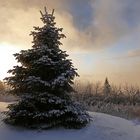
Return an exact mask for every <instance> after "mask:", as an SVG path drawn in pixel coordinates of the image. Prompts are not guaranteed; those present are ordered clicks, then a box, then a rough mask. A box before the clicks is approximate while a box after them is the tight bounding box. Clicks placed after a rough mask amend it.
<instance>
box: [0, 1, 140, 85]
mask: <svg viewBox="0 0 140 140" xmlns="http://www.w3.org/2000/svg"><path fill="white" fill-rule="evenodd" d="M44 6H47V9H48V11H50V12H51V10H52V9H55V16H56V22H57V26H58V27H63V28H64V31H63V33H64V34H65V35H66V36H67V38H66V39H64V40H62V42H63V46H61V49H63V50H66V51H67V53H68V54H69V55H70V56H69V57H70V58H71V59H72V60H73V63H74V66H75V67H77V68H78V73H79V74H80V78H79V79H80V80H90V81H104V80H105V78H106V77H108V79H109V81H110V82H111V83H114V84H120V83H123V84H124V83H128V84H132V85H140V46H139V44H140V16H139V13H140V0H135V1H134V0H53V1H52V0H30V1H29V0H7V1H0V14H1V18H0V66H1V69H0V79H3V78H4V77H5V76H7V71H8V70H9V69H11V68H12V66H13V65H17V63H16V61H15V60H14V57H13V55H12V54H13V53H16V52H19V51H20V50H21V49H22V50H23V49H29V48H31V46H32V43H31V41H32V36H29V34H30V32H31V31H33V26H42V23H41V20H40V13H39V10H43V7H44Z"/></svg>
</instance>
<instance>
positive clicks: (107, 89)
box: [103, 78, 111, 95]
mask: <svg viewBox="0 0 140 140" xmlns="http://www.w3.org/2000/svg"><path fill="white" fill-rule="evenodd" d="M103 93H104V94H105V95H109V94H110V93H111V86H110V84H109V82H108V78H106V79H105V82H104V87H103Z"/></svg>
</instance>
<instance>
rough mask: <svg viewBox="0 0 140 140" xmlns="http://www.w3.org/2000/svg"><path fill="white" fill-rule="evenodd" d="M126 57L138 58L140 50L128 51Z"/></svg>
mask: <svg viewBox="0 0 140 140" xmlns="http://www.w3.org/2000/svg"><path fill="white" fill-rule="evenodd" d="M127 57H140V49H136V50H132V51H129V52H128V54H127Z"/></svg>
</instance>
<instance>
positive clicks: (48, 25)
mask: <svg viewBox="0 0 140 140" xmlns="http://www.w3.org/2000/svg"><path fill="white" fill-rule="evenodd" d="M40 13H41V20H42V21H43V23H44V26H43V27H34V29H35V31H32V32H31V35H32V36H33V46H32V49H28V50H22V51H21V52H20V53H17V54H15V55H14V56H15V58H16V60H17V61H18V62H19V63H21V66H14V68H13V69H12V70H9V73H12V74H13V76H11V77H7V78H6V79H5V80H6V82H7V84H9V85H10V86H11V87H12V93H13V94H16V95H18V96H19V97H20V101H19V102H17V103H16V104H12V105H10V106H9V111H8V112H7V118H6V119H5V121H6V122H7V123H10V124H13V125H20V126H25V127H29V128H32V127H33V128H44V129H47V128H52V127H59V126H64V127H67V128H81V127H83V126H85V125H86V124H87V123H88V122H89V120H90V119H89V116H88V114H87V113H86V111H85V110H83V109H82V108H81V107H80V106H79V105H77V104H75V103H73V102H72V100H71V98H70V94H69V93H70V92H72V91H73V87H72V84H73V79H74V78H75V76H78V74H77V72H76V69H75V68H74V67H73V64H72V62H71V60H69V59H67V57H68V55H67V54H66V52H65V51H62V50H61V49H60V48H59V46H60V45H62V43H61V42H60V39H61V38H65V35H64V34H62V33H61V32H62V28H57V27H56V26H55V24H56V23H55V21H54V19H55V17H54V10H53V11H52V13H51V14H49V13H48V12H47V10H46V8H45V13H42V12H41V11H40Z"/></svg>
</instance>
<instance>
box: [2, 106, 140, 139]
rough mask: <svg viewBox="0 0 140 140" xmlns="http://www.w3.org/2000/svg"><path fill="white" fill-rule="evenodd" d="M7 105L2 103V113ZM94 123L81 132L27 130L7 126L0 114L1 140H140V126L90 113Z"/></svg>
mask: <svg viewBox="0 0 140 140" xmlns="http://www.w3.org/2000/svg"><path fill="white" fill-rule="evenodd" d="M6 106H7V104H6V103H0V111H3V110H5V107H6ZM90 115H91V116H92V117H93V121H92V122H91V123H90V124H89V125H88V126H87V127H86V128H83V129H81V130H66V129H53V130H46V131H39V130H38V131H37V130H26V129H22V128H15V127H12V126H8V125H5V124H4V123H3V122H2V118H3V115H2V113H0V140H19V139H20V140H140V124H138V123H134V122H131V121H128V120H125V119H122V118H118V117H114V116H110V115H106V114H102V113H90Z"/></svg>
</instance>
